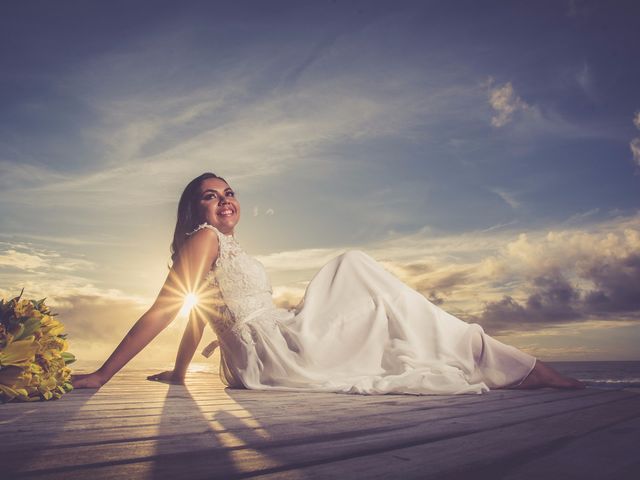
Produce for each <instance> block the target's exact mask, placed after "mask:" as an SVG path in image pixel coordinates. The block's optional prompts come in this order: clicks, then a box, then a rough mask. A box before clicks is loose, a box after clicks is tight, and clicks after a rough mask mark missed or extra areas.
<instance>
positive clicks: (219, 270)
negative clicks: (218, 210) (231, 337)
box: [187, 223, 275, 334]
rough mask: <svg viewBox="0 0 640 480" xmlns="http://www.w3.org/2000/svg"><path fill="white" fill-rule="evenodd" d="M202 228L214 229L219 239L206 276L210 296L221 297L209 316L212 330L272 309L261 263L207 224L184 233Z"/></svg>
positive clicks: (219, 329)
mask: <svg viewBox="0 0 640 480" xmlns="http://www.w3.org/2000/svg"><path fill="white" fill-rule="evenodd" d="M203 228H209V229H211V230H213V231H214V232H216V234H217V235H218V240H219V242H220V246H219V252H218V258H217V259H216V262H215V264H214V266H213V268H212V269H211V270H210V271H209V272H208V273H207V276H206V279H207V282H208V283H209V285H211V287H213V288H212V290H213V292H214V295H220V296H221V298H220V302H218V305H220V309H219V312H218V313H219V314H217V315H212V316H211V326H212V327H213V329H214V330H215V331H216V333H217V334H220V333H223V332H225V331H226V330H228V329H229V328H231V327H233V326H234V325H239V324H242V323H245V322H247V321H248V320H250V319H252V318H255V317H256V316H258V315H260V314H261V313H266V312H267V311H269V310H273V309H275V306H274V304H273V300H272V292H273V291H272V288H271V283H270V281H269V277H268V276H267V272H266V270H265V268H264V266H263V265H262V263H260V262H259V261H258V260H256V259H255V258H253V257H250V256H249V255H247V253H246V252H245V251H244V250H243V249H242V247H240V244H239V243H238V242H237V241H236V239H235V238H234V237H233V236H232V235H225V234H224V233H222V232H220V230H218V229H217V228H216V227H214V226H213V225H210V224H208V223H202V224H200V225H199V226H198V227H197V228H196V229H195V230H193V231H192V232H191V233H188V234H187V235H193V234H194V233H195V232H197V231H199V230H201V229H203Z"/></svg>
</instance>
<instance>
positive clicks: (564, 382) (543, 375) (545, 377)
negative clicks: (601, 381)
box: [506, 360, 586, 389]
mask: <svg viewBox="0 0 640 480" xmlns="http://www.w3.org/2000/svg"><path fill="white" fill-rule="evenodd" d="M543 387H552V388H568V389H582V388H585V387H586V385H585V384H584V383H582V382H581V381H580V380H576V379H575V378H571V377H565V376H564V375H562V374H561V373H560V372H558V371H556V370H554V369H553V368H551V367H550V366H549V365H547V364H546V363H543V362H541V361H540V360H536V364H535V366H534V367H533V370H531V373H529V375H528V376H527V377H526V378H525V379H524V380H523V381H522V382H521V383H520V384H519V385H516V386H513V387H506V388H510V389H516V388H522V389H526V388H543Z"/></svg>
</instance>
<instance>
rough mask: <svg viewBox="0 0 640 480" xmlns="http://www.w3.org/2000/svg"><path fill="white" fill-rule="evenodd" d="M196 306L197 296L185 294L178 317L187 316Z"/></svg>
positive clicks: (190, 293) (191, 293)
mask: <svg viewBox="0 0 640 480" xmlns="http://www.w3.org/2000/svg"><path fill="white" fill-rule="evenodd" d="M197 304H198V296H197V295H196V294H195V293H193V292H189V293H187V294H186V295H185V297H184V303H183V304H182V308H181V309H180V313H179V314H178V315H180V316H183V317H187V316H189V312H190V311H191V309H192V308H193V307H195V306H196V305H197Z"/></svg>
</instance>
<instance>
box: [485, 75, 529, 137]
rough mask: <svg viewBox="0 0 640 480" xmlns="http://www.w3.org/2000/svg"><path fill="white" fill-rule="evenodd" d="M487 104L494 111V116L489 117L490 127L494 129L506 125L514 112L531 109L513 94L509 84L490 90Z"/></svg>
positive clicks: (511, 86)
mask: <svg viewBox="0 0 640 480" xmlns="http://www.w3.org/2000/svg"><path fill="white" fill-rule="evenodd" d="M489 104H490V105H491V107H492V108H493V109H494V110H495V111H496V114H495V115H494V116H493V117H491V125H493V126H494V127H496V128H500V127H504V126H505V125H506V124H508V123H509V122H510V121H511V120H512V117H513V115H514V114H515V113H516V112H518V111H526V110H529V109H530V108H531V107H530V106H529V105H528V104H527V103H526V102H524V101H523V100H522V99H521V98H520V97H519V96H518V95H517V94H516V93H515V91H514V89H513V85H511V82H507V83H505V84H504V85H502V86H497V87H495V88H492V89H490V90H489Z"/></svg>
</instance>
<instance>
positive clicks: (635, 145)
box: [629, 137, 640, 167]
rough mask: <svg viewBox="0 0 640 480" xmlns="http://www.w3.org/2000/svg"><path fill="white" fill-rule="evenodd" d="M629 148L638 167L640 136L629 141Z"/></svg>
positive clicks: (639, 161) (639, 160) (639, 162)
mask: <svg viewBox="0 0 640 480" xmlns="http://www.w3.org/2000/svg"><path fill="white" fill-rule="evenodd" d="M629 148H630V149H631V154H632V155H633V161H634V162H636V164H637V165H638V166H639V167H640V137H636V138H634V139H633V140H631V142H629Z"/></svg>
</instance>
